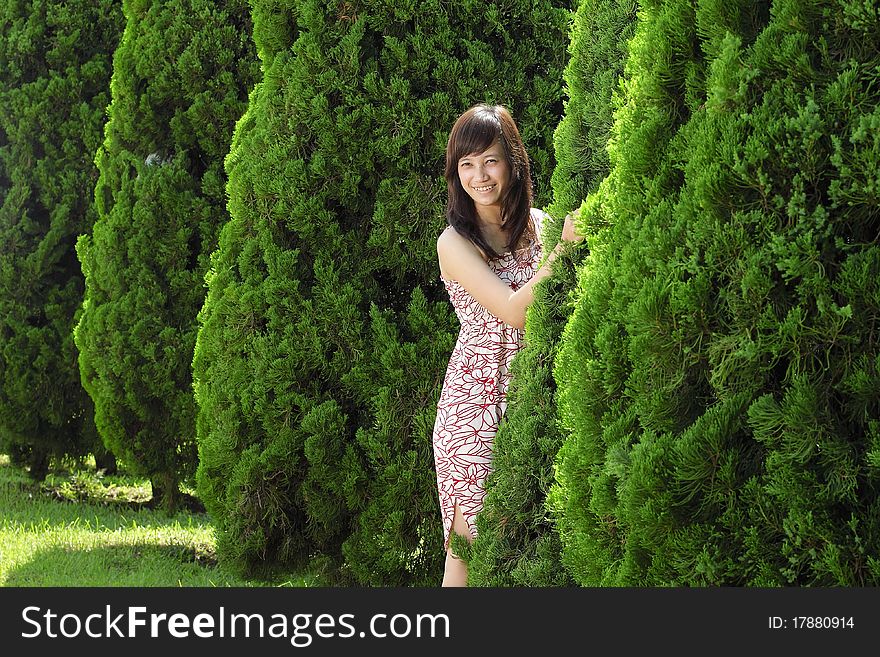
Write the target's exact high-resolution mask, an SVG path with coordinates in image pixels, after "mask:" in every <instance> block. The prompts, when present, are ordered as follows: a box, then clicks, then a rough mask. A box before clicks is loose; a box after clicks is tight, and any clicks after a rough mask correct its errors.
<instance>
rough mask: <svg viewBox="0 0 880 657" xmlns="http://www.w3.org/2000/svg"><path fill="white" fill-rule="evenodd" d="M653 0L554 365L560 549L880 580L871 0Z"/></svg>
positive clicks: (636, 560) (879, 139)
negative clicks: (566, 435)
mask: <svg viewBox="0 0 880 657" xmlns="http://www.w3.org/2000/svg"><path fill="white" fill-rule="evenodd" d="M642 12H643V13H642V18H643V19H644V20H643V21H642V22H641V23H640V25H639V27H638V30H637V37H636V39H635V40H634V41H633V46H632V50H631V53H630V58H629V60H628V68H627V70H628V72H629V73H630V75H629V79H628V84H627V102H626V106H625V108H624V109H623V110H622V111H621V113H620V114H619V115H618V117H617V123H616V125H615V133H616V140H613V143H614V144H615V147H614V150H612V163H613V168H612V173H611V175H610V176H609V178H607V179H606V181H605V182H603V185H602V189H600V192H599V194H597V196H596V197H595V198H594V199H593V201H594V202H593V203H592V204H588V205H589V207H588V208H585V211H586V214H587V215H592V216H595V217H604V218H605V219H606V220H607V221H609V222H612V221H613V226H612V227H611V228H609V229H606V230H604V231H603V230H595V231H593V233H592V234H591V236H590V237H591V242H590V244H591V257H590V261H589V263H586V264H585V265H584V267H583V268H582V270H581V272H580V279H579V286H578V290H579V295H580V296H579V298H578V300H577V309H576V311H575V313H574V315H573V318H572V320H571V322H570V323H569V325H568V326H567V328H566V332H565V336H564V346H563V348H562V352H561V355H560V359H559V364H558V367H557V379H558V383H559V386H560V398H561V410H562V416H563V418H564V421H565V423H566V425H567V427H568V428H570V429H571V431H572V432H573V435H572V437H571V438H570V439H569V440H568V441H567V442H566V444H565V446H564V448H563V450H562V456H561V461H560V470H559V482H560V483H559V489H558V493H559V498H560V500H561V505H562V507H563V508H564V515H563V517H562V521H561V523H560V526H561V532H562V535H563V538H564V542H565V554H564V557H565V563H566V565H567V566H568V567H569V569H570V571H571V572H572V573H573V574H574V576H575V578H576V579H577V580H578V581H579V582H580V583H582V584H586V585H597V584H614V585H638V586H642V585H648V586H652V585H664V586H665V585H750V586H777V585H798V586H811V585H817V586H836V585H844V586H858V585H876V584H877V583H878V581H880V563H878V559H877V554H878V547H880V501H878V495H877V493H878V473H880V470H878V463H880V461H878V458H877V454H878V445H880V440H878V438H880V429H878V427H880V397H878V395H877V390H878V389H880V374H878V373H880V350H878V346H877V345H878V339H877V338H878V334H877V331H878V327H877V325H876V322H875V321H874V318H875V317H877V314H878V310H880V301H878V300H880V276H878V273H880V247H878V245H877V235H878V232H880V210H878V207H880V205H878V203H877V200H878V198H877V189H878V187H877V171H878V170H880V167H878V159H880V131H878V129H877V128H878V127H880V120H878V117H880V104H878V101H880V85H878V70H880V69H878V64H880V39H878V36H880V16H878V9H877V6H876V3H870V2H869V3H865V2H861V1H859V2H851V1H847V0H826V1H822V2H804V1H802V0H777V1H774V2H761V3H754V2H745V1H741V2H736V3H719V2H715V1H708V0H701V1H698V2H684V1H681V2H674V3H673V2H670V3H664V4H662V5H661V4H660V3H653V2H651V3H647V2H646V3H644V6H643V9H642ZM660 134H671V135H673V136H672V138H671V139H670V140H669V142H668V145H667V146H666V147H665V148H663V147H661V148H658V147H657V144H658V140H657V136H658V135H660ZM661 143H662V142H661Z"/></svg>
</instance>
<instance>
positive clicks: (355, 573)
mask: <svg viewBox="0 0 880 657" xmlns="http://www.w3.org/2000/svg"><path fill="white" fill-rule="evenodd" d="M567 9H568V4H567V3H563V2H549V1H542V2H537V3H535V2H514V3H506V4H505V5H504V6H503V7H499V6H497V5H496V4H494V3H485V2H482V1H480V2H477V1H476V0H466V1H465V2H461V3H457V5H456V8H455V11H454V12H453V11H449V10H448V7H446V6H445V4H444V3H442V2H439V1H438V0H420V1H413V2H409V3H400V2H390V1H381V2H371V3H358V2H334V3H329V4H328V3H323V2H317V1H312V0H305V1H300V2H285V3H279V2H271V3H270V2H259V1H258V2H255V3H254V10H253V17H254V25H255V39H256V41H257V44H258V51H259V53H260V57H261V59H262V61H263V68H264V78H263V81H262V83H261V84H260V85H258V86H257V88H256V89H255V91H254V94H253V95H252V97H251V102H250V105H249V108H248V112H247V115H246V116H245V117H244V118H243V119H242V121H241V122H240V124H239V125H238V128H237V130H236V134H235V138H234V142H233V148H232V151H231V153H230V156H229V158H228V160H227V171H228V174H229V186H228V189H229V196H230V212H231V215H232V220H231V221H230V223H229V224H228V225H227V226H226V228H225V229H224V230H223V233H222V235H221V239H220V248H219V249H218V251H217V253H216V255H215V257H214V259H213V264H212V271H211V274H210V278H209V292H208V298H207V300H206V303H205V306H204V308H203V310H202V314H201V321H202V327H201V329H200V331H199V336H198V343H197V347H196V355H195V360H194V371H195V379H196V395H197V401H198V405H199V422H198V435H199V454H200V464H199V471H198V478H197V481H198V490H199V494H200V496H201V497H202V499H204V500H205V503H206V505H207V506H208V509H209V512H210V513H211V514H212V516H213V517H214V519H215V521H216V523H217V526H218V530H219V531H218V548H219V550H220V554H221V557H222V558H223V559H225V560H226V561H227V563H229V564H230V565H235V566H236V567H237V568H239V569H242V570H245V571H248V572H259V573H263V574H266V575H270V574H276V573H278V572H284V571H286V570H287V571H289V570H299V569H303V568H305V567H307V566H308V565H310V564H311V565H312V566H314V567H317V568H320V569H323V572H324V573H325V574H326V575H327V576H328V577H329V578H330V579H331V581H335V582H351V581H355V582H359V583H364V584H371V585H379V584H386V585H389V584H428V583H436V582H437V581H439V578H440V577H441V574H442V560H443V549H442V529H441V523H440V514H439V509H438V503H437V492H436V477H435V472H434V464H433V456H432V449H431V443H430V436H431V429H432V426H433V421H434V416H435V413H436V403H437V397H438V395H439V391H440V385H441V383H442V377H443V373H444V371H445V367H446V363H447V361H448V358H449V354H450V353H451V350H452V346H453V343H454V337H455V332H456V331H457V320H456V319H455V316H454V314H453V313H452V310H451V307H450V306H449V304H448V298H447V296H446V293H445V291H444V290H443V288H442V285H441V284H440V281H439V272H438V271H437V265H436V259H437V256H436V247H435V241H436V238H437V235H438V234H439V232H440V231H441V230H442V227H443V209H444V204H445V182H444V181H443V178H442V171H443V161H444V151H445V145H446V137H447V135H448V131H449V129H450V128H451V126H452V123H453V122H454V120H455V118H456V117H457V116H458V115H459V114H460V113H461V112H462V111H464V110H465V109H467V108H468V107H469V106H471V105H473V104H474V103H477V102H496V103H504V104H506V105H507V106H508V107H509V108H510V109H511V111H512V112H513V114H514V116H515V117H516V118H517V120H518V122H519V125H520V128H521V131H522V133H523V134H524V138H525V140H526V142H527V145H528V146H529V149H530V154H531V156H532V158H533V160H534V163H535V166H534V169H533V170H534V172H535V175H536V180H537V181H538V183H539V192H540V193H543V194H547V189H548V187H549V185H548V184H547V183H548V182H549V175H550V171H551V169H552V161H553V156H552V149H551V144H552V131H553V128H554V127H555V124H556V122H557V120H558V116H559V114H560V113H561V109H562V108H561V80H560V79H559V75H558V72H559V71H561V70H562V67H563V65H564V56H565V49H564V45H562V44H564V42H565V35H564V29H565V22H566V18H567ZM541 183H543V185H542V184H541Z"/></svg>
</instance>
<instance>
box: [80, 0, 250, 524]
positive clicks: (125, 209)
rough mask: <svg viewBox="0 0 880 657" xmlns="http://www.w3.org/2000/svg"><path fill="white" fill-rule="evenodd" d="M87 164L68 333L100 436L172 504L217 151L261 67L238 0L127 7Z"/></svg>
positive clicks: (183, 447) (219, 193) (186, 468)
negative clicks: (78, 276)
mask: <svg viewBox="0 0 880 657" xmlns="http://www.w3.org/2000/svg"><path fill="white" fill-rule="evenodd" d="M123 10H124V12H125V19H126V24H125V31H124V33H123V37H122V41H121V43H120V45H119V47H118V48H117V50H116V52H115V55H114V60H113V82H112V85H111V94H112V101H111V104H110V107H109V109H108V113H109V120H108V122H107V125H106V129H105V138H104V142H103V144H102V145H101V147H100V149H99V150H98V153H97V156H96V162H97V165H98V169H99V171H100V177H99V180H98V183H97V186H96V188H95V201H96V205H97V212H98V219H97V221H96V222H95V226H94V230H93V232H92V234H91V235H84V236H83V237H82V238H80V240H79V242H78V244H77V250H78V254H79V257H80V260H81V263H82V271H83V273H84V274H85V280H86V292H85V301H84V305H83V313H82V317H81V319H80V322H79V324H78V326H77V328H76V333H75V339H76V344H77V346H78V347H79V349H80V358H79V364H80V368H81V374H82V381H83V385H84V386H85V388H86V390H87V391H88V393H89V395H90V396H91V397H92V399H93V400H94V402H95V421H96V424H97V427H98V431H99V432H100V434H101V436H102V438H103V440H104V442H105V443H106V444H107V445H108V446H109V447H110V449H112V450H113V452H114V453H115V454H117V455H119V456H120V457H123V458H124V459H125V461H126V463H128V464H129V465H130V466H131V467H132V468H133V469H135V470H136V471H137V472H140V473H143V474H144V475H147V476H149V477H150V481H151V483H152V487H153V500H154V503H156V504H160V505H162V506H164V507H165V508H167V509H169V510H171V509H174V508H175V507H176V506H177V505H178V504H179V503H180V500H181V493H180V489H179V484H180V482H181V481H183V480H185V479H186V478H187V477H190V476H192V474H193V473H194V472H195V469H196V465H197V451H196V442H195V402H194V398H193V392H192V370H191V366H192V355H193V347H194V343H195V334H196V328H197V315H198V311H199V309H200V307H201V304H202V302H203V300H204V294H205V288H204V277H205V274H206V272H207V269H208V264H209V257H210V253H211V252H212V251H213V249H214V248H215V247H216V244H217V235H218V232H219V228H220V226H221V225H222V224H223V223H224V222H225V221H226V219H227V216H228V215H227V212H226V208H225V196H224V191H225V175H224V172H223V158H224V157H225V155H226V154H227V152H228V149H229V141H230V138H231V134H232V129H233V126H234V123H235V121H236V120H238V118H239V117H240V116H241V114H242V112H243V111H244V107H245V102H246V98H247V93H248V91H249V89H250V88H251V86H252V84H253V82H254V81H255V79H256V75H257V72H258V68H257V67H258V63H257V59H256V53H255V52H254V49H253V44H252V42H251V40H250V17H249V14H248V11H247V6H246V3H244V2H233V3H223V4H222V5H221V4H219V3H214V2H207V1H204V0H172V1H171V2H149V1H145V0H140V1H136V0H131V1H127V2H124V3H123Z"/></svg>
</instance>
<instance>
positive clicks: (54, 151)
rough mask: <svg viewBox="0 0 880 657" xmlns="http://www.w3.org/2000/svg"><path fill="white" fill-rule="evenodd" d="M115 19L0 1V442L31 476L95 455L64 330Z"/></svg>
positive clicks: (61, 5)
mask: <svg viewBox="0 0 880 657" xmlns="http://www.w3.org/2000/svg"><path fill="white" fill-rule="evenodd" d="M122 26H123V19H122V10H121V7H120V6H119V4H118V3H116V2H112V1H109V0H99V1H97V2H95V1H92V0H89V1H84V0H75V1H73V2H58V1H52V0H30V1H23V0H6V1H5V2H3V4H2V7H0V451H2V452H5V453H11V454H13V455H14V456H15V457H16V459H17V460H19V461H21V462H23V463H27V464H28V465H29V466H30V471H31V475H32V476H34V477H36V478H42V477H43V476H44V475H45V473H46V470H47V468H48V466H49V457H50V456H55V457H61V456H84V455H85V454H87V453H89V452H94V453H96V456H97V457H98V459H99V461H101V460H102V458H103V456H104V449H103V446H102V445H101V442H100V440H99V439H98V438H97V434H96V432H95V426H94V410H93V407H92V401H91V399H90V398H89V396H88V395H87V394H86V392H85V390H83V387H82V385H81V383H80V377H79V368H78V367H77V362H76V359H77V351H76V347H75V346H74V343H73V338H72V334H71V331H72V328H73V325H74V323H75V321H76V320H75V315H76V313H77V311H78V309H79V307H80V304H81V302H82V295H83V276H82V272H81V271H80V267H79V261H78V260H77V257H76V251H75V243H76V239H77V236H78V235H79V234H81V233H84V232H87V231H89V230H90V229H91V227H92V224H93V223H94V221H95V212H94V206H93V203H92V196H93V190H94V187H95V181H96V180H97V177H98V172H97V169H96V168H95V166H94V163H93V159H94V154H95V151H96V150H97V147H98V144H99V143H100V140H101V134H102V129H103V125H104V119H105V108H106V106H107V103H108V102H109V97H110V94H109V84H110V74H111V58H112V53H113V50H114V48H115V47H116V43H117V42H118V40H119V37H120V35H121V33H122Z"/></svg>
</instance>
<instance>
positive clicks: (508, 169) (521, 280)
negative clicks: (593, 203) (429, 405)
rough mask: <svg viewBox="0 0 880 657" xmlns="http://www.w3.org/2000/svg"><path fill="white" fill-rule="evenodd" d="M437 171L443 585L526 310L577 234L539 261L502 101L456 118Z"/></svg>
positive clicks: (479, 479)
mask: <svg viewBox="0 0 880 657" xmlns="http://www.w3.org/2000/svg"><path fill="white" fill-rule="evenodd" d="M445 175H446V182H447V186H448V189H449V200H448V204H447V210H446V217H447V221H448V223H449V227H448V228H446V230H444V231H443V233H442V234H441V235H440V237H439V238H438V239H437V256H438V260H439V265H440V276H441V278H442V280H443V282H444V284H445V285H446V289H447V291H448V292H449V298H450V301H451V302H452V305H453V307H454V308H455V312H456V315H457V316H458V319H459V321H460V322H461V330H460V332H459V335H458V340H457V342H456V345H455V348H454V349H453V352H452V356H451V357H450V359H449V365H448V367H447V370H446V376H445V378H444V382H443V391H442V392H441V394H440V400H439V402H438V406H437V417H436V421H435V425H434V434H433V444H434V460H435V466H436V469H437V487H438V490H439V495H440V508H441V514H442V517H443V534H444V545H445V547H446V566H445V573H444V577H443V585H444V586H464V585H466V584H467V567H466V564H465V563H464V562H463V561H462V560H460V559H459V558H457V557H456V556H455V555H454V554H453V553H452V551H451V550H450V533H451V532H452V531H454V532H455V533H457V534H460V535H462V536H464V537H465V538H466V539H468V540H472V539H473V537H475V536H476V527H475V525H474V520H475V517H476V515H477V513H479V511H480V510H481V509H482V506H483V499H484V497H485V480H486V477H487V476H488V474H489V472H490V469H491V463H492V445H493V442H494V438H495V432H496V431H497V430H498V423H499V421H500V420H501V416H502V415H503V414H504V410H505V408H506V404H507V401H506V397H507V389H508V385H509V383H510V365H511V361H512V359H513V357H514V356H515V355H516V353H517V352H518V351H519V349H520V346H521V344H522V330H523V328H524V326H525V314H526V308H527V307H528V306H529V304H530V303H531V302H532V300H533V299H534V294H533V288H534V286H535V284H536V283H537V282H538V281H540V280H542V279H544V278H546V277H547V276H548V275H549V274H550V267H551V264H552V262H553V260H554V259H555V258H556V256H557V254H558V253H559V250H560V249H561V248H562V244H563V243H564V242H565V241H579V240H580V239H582V238H581V236H579V235H577V234H576V233H575V232H574V225H573V219H572V217H571V216H568V217H566V220H565V225H564V228H563V233H562V239H563V241H562V242H560V245H559V246H557V248H556V249H554V250H553V251H552V252H551V253H550V254H549V256H548V257H547V259H546V261H545V263H544V265H543V266H540V267H539V263H540V260H541V257H542V251H543V249H542V244H541V238H540V236H541V221H542V219H543V218H545V217H546V216H547V215H545V214H544V213H543V212H541V211H540V210H538V209H535V208H532V207H531V203H532V189H531V187H530V180H531V175H530V171H529V158H528V155H527V154H526V150H525V146H524V145H523V142H522V139H521V138H520V134H519V130H518V129H517V127H516V123H514V120H513V118H512V117H511V115H510V113H509V112H508V111H507V109H505V108H504V107H501V106H489V105H476V106H474V107H472V108H471V109H469V110H468V111H467V112H465V113H464V114H463V115H462V116H461V117H459V119H458V120H457V121H456V122H455V125H454V126H453V128H452V131H451V133H450V135H449V141H448V143H447V147H446V173H445Z"/></svg>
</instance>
